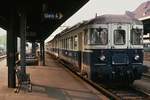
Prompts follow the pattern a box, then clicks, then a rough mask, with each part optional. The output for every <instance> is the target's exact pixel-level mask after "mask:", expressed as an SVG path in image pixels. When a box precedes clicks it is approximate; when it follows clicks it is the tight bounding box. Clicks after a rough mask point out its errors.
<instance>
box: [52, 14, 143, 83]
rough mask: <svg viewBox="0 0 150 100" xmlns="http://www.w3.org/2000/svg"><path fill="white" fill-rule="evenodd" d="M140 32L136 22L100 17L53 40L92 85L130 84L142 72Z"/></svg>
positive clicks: (66, 59) (122, 18)
mask: <svg viewBox="0 0 150 100" xmlns="http://www.w3.org/2000/svg"><path fill="white" fill-rule="evenodd" d="M142 30H143V25H142V23H141V22H140V21H138V20H137V19H135V18H131V17H128V16H126V15H103V16H99V17H96V18H94V19H92V20H89V21H85V22H83V23H80V24H77V25H75V26H74V27H72V28H70V29H66V30H64V31H63V32H62V33H61V34H59V36H56V37H55V38H54V40H55V41H54V42H56V40H57V43H55V44H57V48H56V47H55V48H56V49H57V50H58V56H59V57H60V58H61V59H63V60H65V61H67V62H69V63H70V64H72V65H73V66H74V68H75V69H77V71H79V72H80V73H81V74H82V75H85V76H87V77H88V78H89V79H91V80H93V81H98V80H103V81H105V82H114V83H116V82H121V83H132V82H133V81H134V80H136V79H140V77H141V74H142V70H143V46H142ZM58 48H59V49H58ZM57 50H56V51H57Z"/></svg>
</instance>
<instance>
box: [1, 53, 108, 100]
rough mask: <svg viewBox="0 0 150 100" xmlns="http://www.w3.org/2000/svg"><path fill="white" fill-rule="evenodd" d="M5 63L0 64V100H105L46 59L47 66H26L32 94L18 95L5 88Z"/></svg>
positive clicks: (58, 65) (59, 66) (23, 93)
mask: <svg viewBox="0 0 150 100" xmlns="http://www.w3.org/2000/svg"><path fill="white" fill-rule="evenodd" d="M5 63H6V61H5V60H4V61H1V63H0V100H107V98H106V97H105V96H103V95H102V94H101V93H99V92H98V91H96V90H95V89H93V88H92V87H91V86H89V85H88V84H86V83H85V82H83V81H82V80H80V79H78V78H77V77H75V76H72V75H71V74H70V73H68V72H67V71H66V70H64V68H63V67H62V65H61V64H59V63H57V61H55V60H53V59H51V58H50V57H49V56H48V55H47V57H46V65H47V66H27V72H28V73H30V75H31V83H32V84H33V86H32V92H28V91H27V90H26V89H21V90H20V92H19V93H18V94H16V93H14V89H11V88H8V87H7V67H6V64H5Z"/></svg>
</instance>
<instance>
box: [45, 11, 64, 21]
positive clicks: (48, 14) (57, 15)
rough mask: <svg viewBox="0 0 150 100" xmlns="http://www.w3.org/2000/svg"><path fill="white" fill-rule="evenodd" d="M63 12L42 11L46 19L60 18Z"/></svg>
mask: <svg viewBox="0 0 150 100" xmlns="http://www.w3.org/2000/svg"><path fill="white" fill-rule="evenodd" d="M62 17H63V14H62V13H61V12H58V13H44V18H46V19H57V20H60V19H62Z"/></svg>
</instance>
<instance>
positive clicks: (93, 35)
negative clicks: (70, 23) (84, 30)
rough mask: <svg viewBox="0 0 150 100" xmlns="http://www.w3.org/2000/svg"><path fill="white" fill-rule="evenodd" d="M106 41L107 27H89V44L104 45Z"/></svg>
mask: <svg viewBox="0 0 150 100" xmlns="http://www.w3.org/2000/svg"><path fill="white" fill-rule="evenodd" d="M107 43H108V29H107V28H91V29H90V44H99V45H106V44H107Z"/></svg>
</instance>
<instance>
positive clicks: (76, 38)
mask: <svg viewBox="0 0 150 100" xmlns="http://www.w3.org/2000/svg"><path fill="white" fill-rule="evenodd" d="M77 46H78V37H77V36H75V37H74V49H75V50H76V49H77Z"/></svg>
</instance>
